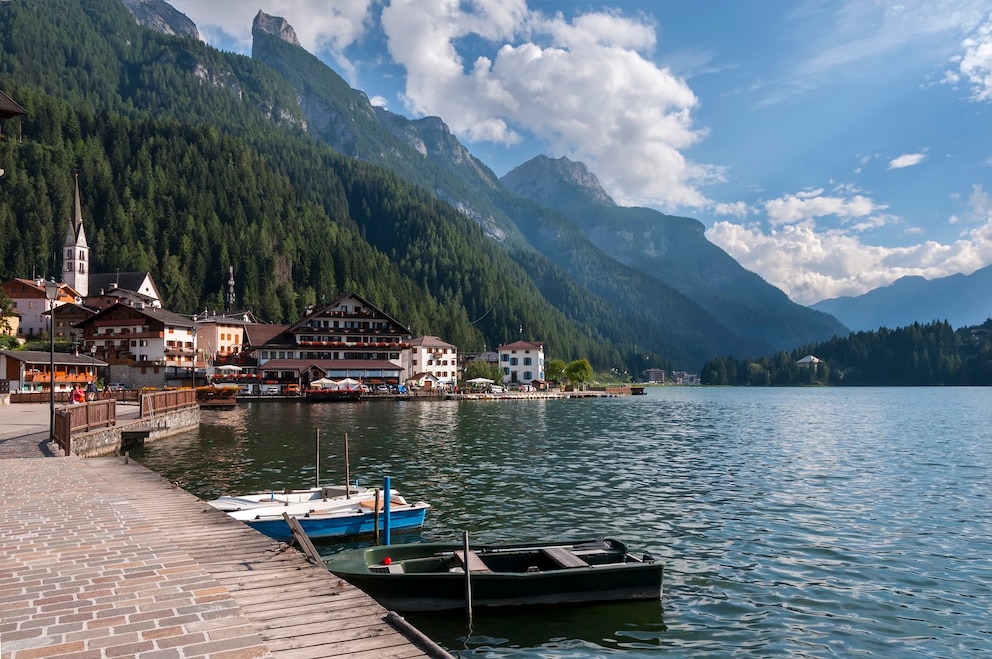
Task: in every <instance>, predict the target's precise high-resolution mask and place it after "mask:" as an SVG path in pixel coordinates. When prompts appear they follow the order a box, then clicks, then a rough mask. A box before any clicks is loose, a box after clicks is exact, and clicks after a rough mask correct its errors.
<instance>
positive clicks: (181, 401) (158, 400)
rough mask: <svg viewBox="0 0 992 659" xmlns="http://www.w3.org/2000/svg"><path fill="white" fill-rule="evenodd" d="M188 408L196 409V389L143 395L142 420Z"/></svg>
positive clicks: (154, 392)
mask: <svg viewBox="0 0 992 659" xmlns="http://www.w3.org/2000/svg"><path fill="white" fill-rule="evenodd" d="M187 407H196V390H195V389H173V390H170V391H153V392H150V393H143V394H141V418H142V419H144V418H147V417H151V416H155V415H156V414H164V413H165V412H172V411H173V410H181V409H184V408H187Z"/></svg>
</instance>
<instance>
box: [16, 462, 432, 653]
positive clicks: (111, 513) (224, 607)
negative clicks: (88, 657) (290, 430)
mask: <svg viewBox="0 0 992 659" xmlns="http://www.w3.org/2000/svg"><path fill="white" fill-rule="evenodd" d="M0 496H2V497H3V500H4V501H5V502H6V505H5V506H4V507H2V508H0V602H5V604H4V605H3V609H4V610H3V612H2V613H0V638H2V639H3V647H2V650H3V656H4V659H6V658H7V657H11V658H12V659H18V657H20V656H24V657H29V656H30V657H41V656H45V657H49V656H68V655H72V656H83V655H80V654H76V653H80V652H86V651H93V650H96V651H97V652H98V654H99V653H100V652H103V653H104V655H103V656H117V655H121V654H122V653H123V654H126V655H128V656H135V657H139V658H140V657H143V656H148V657H152V656H163V655H161V653H162V651H164V650H167V649H168V650H171V651H173V652H174V653H176V656H193V655H196V656H206V657H217V658H220V657H268V656H271V657H279V658H287V659H290V658H296V657H299V658H301V659H302V658H307V659H310V658H314V657H345V656H347V657H355V658H359V659H361V658H363V657H368V658H369V659H371V658H373V657H375V658H380V657H385V658H388V657H393V658H396V659H403V658H407V657H425V656H430V657H444V656H450V655H448V654H447V653H446V652H445V651H444V650H443V649H441V648H440V647H438V646H436V645H435V644H433V643H432V642H431V641H430V640H429V639H426V638H424V637H423V636H422V635H420V634H419V633H418V632H417V631H416V630H415V629H412V628H410V627H409V626H408V625H406V623H405V621H404V620H403V619H402V618H400V617H398V616H396V615H395V614H390V613H389V612H387V611H386V610H385V609H384V608H382V607H381V606H380V605H379V604H377V603H376V602H375V601H374V600H372V599H371V598H369V597H368V596H367V595H365V594H364V593H362V592H361V591H359V590H358V589H356V588H354V587H353V586H351V585H349V584H347V583H346V582H344V581H342V580H340V579H339V578H338V577H335V576H334V575H332V574H330V573H329V572H327V571H326V570H325V569H324V568H323V566H318V565H314V564H312V563H310V562H308V561H307V559H306V558H305V557H304V555H303V554H301V553H300V552H299V551H297V550H295V549H289V548H287V547H286V545H284V544H282V543H279V542H276V541H274V540H272V539H270V538H268V537H266V536H264V535H262V534H260V533H258V532H256V531H254V530H252V529H250V528H249V527H247V526H246V525H244V524H242V523H240V522H237V521H235V520H233V519H231V518H230V517H228V516H227V515H226V514H224V513H222V512H220V511H217V510H214V509H213V508H212V507H210V506H209V505H208V504H206V503H205V502H204V501H202V500H200V499H198V498H197V497H195V496H193V495H192V494H189V493H188V492H186V491H184V490H183V489H182V488H181V487H179V486H178V485H176V484H170V483H168V482H167V481H165V480H164V479H163V478H161V477H160V476H158V475H157V474H155V473H154V472H151V471H149V470H148V469H145V468H144V467H142V466H140V465H138V464H137V463H135V462H134V461H133V460H126V459H125V458H122V457H113V458H91V459H80V458H75V457H69V458H48V459H8V460H0ZM12 602H17V604H14V605H11V603H12ZM401 630H402V633H401Z"/></svg>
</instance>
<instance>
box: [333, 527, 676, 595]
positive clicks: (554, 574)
mask: <svg viewBox="0 0 992 659" xmlns="http://www.w3.org/2000/svg"><path fill="white" fill-rule="evenodd" d="M325 565H326V566H327V569H328V570H330V571H331V572H332V573H334V574H335V575H337V576H339V577H341V578H342V579H344V580H345V581H347V582H348V583H350V584H352V585H354V586H356V587H357V588H359V589H361V590H363V591H365V592H366V593H367V594H368V595H370V596H371V597H373V598H374V599H376V600H377V601H378V602H379V603H380V604H382V605H383V606H384V607H386V608H387V609H390V610H394V611H413V612H423V611H444V610H448V609H459V608H465V607H466V591H467V590H469V589H470V591H471V594H472V607H473V608H493V607H515V606H535V605H541V606H561V605H573V604H585V603H592V602H612V601H627V600H655V599H660V598H661V591H662V575H663V572H664V565H663V564H662V563H661V562H660V561H657V560H656V559H655V558H654V557H652V556H650V555H648V554H644V555H643V556H642V557H641V558H638V557H636V556H634V555H632V554H631V553H630V552H629V551H628V549H627V546H626V545H625V544H624V543H623V542H621V541H619V540H614V539H609V538H598V539H595V540H581V541H577V542H559V543H533V544H530V543H525V544H516V545H503V544H494V545H476V546H473V547H472V548H471V549H470V550H469V551H468V552H467V553H466V552H465V551H464V546H463V544H462V543H457V542H445V543H410V544H397V545H389V546H378V547H370V548H366V549H354V550H347V551H343V552H341V553H339V554H336V555H334V556H331V557H330V558H328V559H326V560H325ZM466 567H467V569H468V575H466V573H465V570H466ZM466 582H468V583H469V584H470V588H467V587H466Z"/></svg>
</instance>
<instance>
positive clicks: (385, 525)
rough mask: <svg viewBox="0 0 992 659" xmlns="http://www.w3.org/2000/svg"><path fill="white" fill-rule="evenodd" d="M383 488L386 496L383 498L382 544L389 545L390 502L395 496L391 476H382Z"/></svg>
mask: <svg viewBox="0 0 992 659" xmlns="http://www.w3.org/2000/svg"><path fill="white" fill-rule="evenodd" d="M382 489H383V490H385V492H383V496H385V497H386V498H385V499H383V500H382V540H383V543H382V544H384V545H389V541H390V538H389V526H390V519H389V503H390V501H391V500H392V498H393V491H392V486H391V485H390V483H389V476H383V477H382Z"/></svg>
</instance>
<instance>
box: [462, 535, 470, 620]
mask: <svg viewBox="0 0 992 659" xmlns="http://www.w3.org/2000/svg"><path fill="white" fill-rule="evenodd" d="M462 551H463V552H464V554H463V555H464V556H465V611H466V612H467V613H468V624H470V625H471V624H472V570H471V569H469V561H468V557H469V553H468V552H469V549H468V531H462Z"/></svg>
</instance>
